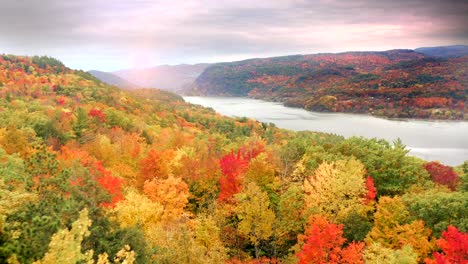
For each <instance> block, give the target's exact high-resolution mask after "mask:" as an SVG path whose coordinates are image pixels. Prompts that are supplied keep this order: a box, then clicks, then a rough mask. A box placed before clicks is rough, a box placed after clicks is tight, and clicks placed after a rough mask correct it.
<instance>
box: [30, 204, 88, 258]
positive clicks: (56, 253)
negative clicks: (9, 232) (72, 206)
mask: <svg viewBox="0 0 468 264" xmlns="http://www.w3.org/2000/svg"><path fill="white" fill-rule="evenodd" d="M90 226H91V220H89V218H88V210H87V209H83V210H82V211H81V212H80V215H79V217H78V219H77V220H76V221H75V222H73V224H72V227H71V229H70V230H68V229H62V230H59V231H58V232H57V233H56V234H54V235H53V236H52V239H51V241H50V243H49V251H48V252H47V253H46V254H45V256H44V257H43V258H42V259H41V260H39V261H36V262H34V264H55V263H78V262H85V263H93V261H92V257H93V251H92V250H89V251H86V252H85V253H82V252H81V242H82V241H83V239H84V238H85V237H87V236H89V234H90V232H89V230H88V228H89V227H90Z"/></svg>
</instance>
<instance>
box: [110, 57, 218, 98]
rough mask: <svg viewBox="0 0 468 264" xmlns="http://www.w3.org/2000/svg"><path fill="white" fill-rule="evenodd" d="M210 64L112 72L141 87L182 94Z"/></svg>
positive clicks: (163, 66) (164, 66) (165, 66)
mask: <svg viewBox="0 0 468 264" xmlns="http://www.w3.org/2000/svg"><path fill="white" fill-rule="evenodd" d="M208 66H209V64H207V63H201V64H194V65H190V64H181V65H162V66H156V67H152V68H142V69H127V70H120V71H116V72H112V74H114V75H117V76H119V77H121V78H123V79H126V80H129V81H130V82H133V83H135V84H137V85H139V86H140V87H145V88H159V89H163V90H167V91H172V92H182V91H184V90H185V89H186V88H187V87H189V86H190V85H191V84H192V83H193V82H194V81H195V79H196V78H197V77H198V76H199V75H200V74H201V73H202V72H203V71H204V70H205V69H206V67H208Z"/></svg>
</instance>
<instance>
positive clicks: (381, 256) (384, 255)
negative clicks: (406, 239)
mask: <svg viewBox="0 0 468 264" xmlns="http://www.w3.org/2000/svg"><path fill="white" fill-rule="evenodd" d="M364 261H365V263H379V264H395V263H398V264H417V263H418V254H417V253H416V252H414V250H413V248H412V247H411V246H410V245H405V246H403V248H401V249H390V248H386V247H383V246H382V245H381V244H379V243H372V244H370V245H369V246H367V247H366V249H365V250H364Z"/></svg>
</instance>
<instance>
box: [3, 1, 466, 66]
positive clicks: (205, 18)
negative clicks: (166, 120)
mask: <svg viewBox="0 0 468 264" xmlns="http://www.w3.org/2000/svg"><path fill="white" fill-rule="evenodd" d="M467 14H468V1H466V0H459V1H457V0H392V1H390V0H387V1H378V0H357V1H353V0H226V1H223V0H200V1H195V0H193V1H192V0H172V1H164V0H76V1H75V0H0V53H11V54H18V55H36V54H37V55H49V56H54V57H56V58H59V59H60V60H62V61H63V62H65V64H66V65H67V66H69V67H72V68H76V69H84V70H90V69H98V70H106V71H111V70H118V69H123V68H132V67H146V66H154V65H161V64H179V63H198V62H218V61H233V60H240V59H246V58H251V57H268V56H278V55H288V54H308V53H319V52H340V51H352V50H387V49H394V48H417V47H421V46H438V45H452V44H468V27H467V25H468V16H467Z"/></svg>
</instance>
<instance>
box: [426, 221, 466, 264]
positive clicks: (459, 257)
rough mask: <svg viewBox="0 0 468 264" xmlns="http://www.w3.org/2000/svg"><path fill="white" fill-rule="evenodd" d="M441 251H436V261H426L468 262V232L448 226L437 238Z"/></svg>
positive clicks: (431, 261)
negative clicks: (440, 236)
mask: <svg viewBox="0 0 468 264" xmlns="http://www.w3.org/2000/svg"><path fill="white" fill-rule="evenodd" d="M437 246H439V247H440V249H441V250H442V252H441V253H439V252H434V254H433V256H434V258H435V261H433V260H429V259H426V263H437V264H439V263H466V262H467V261H468V234H467V233H463V232H459V231H458V229H457V228H456V227H454V226H448V228H447V230H446V231H444V232H443V233H442V238H440V239H439V240H437Z"/></svg>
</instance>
